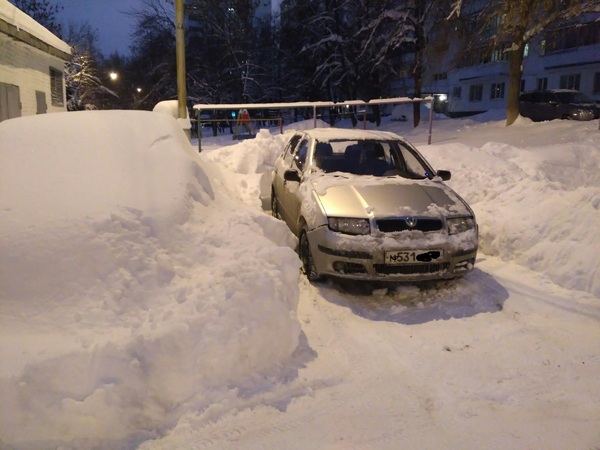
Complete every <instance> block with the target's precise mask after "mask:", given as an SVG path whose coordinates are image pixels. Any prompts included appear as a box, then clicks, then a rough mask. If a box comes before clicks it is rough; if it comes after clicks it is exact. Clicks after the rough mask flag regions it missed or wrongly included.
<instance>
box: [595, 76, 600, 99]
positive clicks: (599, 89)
mask: <svg viewBox="0 0 600 450" xmlns="http://www.w3.org/2000/svg"><path fill="white" fill-rule="evenodd" d="M594 94H600V72H596V73H595V74H594Z"/></svg>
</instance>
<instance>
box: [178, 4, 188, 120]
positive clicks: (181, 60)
mask: <svg viewBox="0 0 600 450" xmlns="http://www.w3.org/2000/svg"><path fill="white" fill-rule="evenodd" d="M183 27H184V23H183V0H175V45H176V53H177V101H178V108H177V116H178V117H179V118H180V119H186V118H187V100H186V96H187V94H186V90H185V41H184V39H185V35H184V28H183Z"/></svg>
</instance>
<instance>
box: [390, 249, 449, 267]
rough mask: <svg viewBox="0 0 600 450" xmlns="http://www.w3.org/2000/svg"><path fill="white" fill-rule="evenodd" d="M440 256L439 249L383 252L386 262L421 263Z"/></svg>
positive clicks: (434, 259)
mask: <svg viewBox="0 0 600 450" xmlns="http://www.w3.org/2000/svg"><path fill="white" fill-rule="evenodd" d="M441 258H442V252H441V250H406V251H402V250H401V251H395V252H385V263H386V264H421V263H430V262H435V261H438V260H440V259H441Z"/></svg>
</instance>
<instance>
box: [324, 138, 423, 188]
mask: <svg viewBox="0 0 600 450" xmlns="http://www.w3.org/2000/svg"><path fill="white" fill-rule="evenodd" d="M313 165H314V166H316V167H317V168H318V169H320V170H321V171H323V172H325V173H333V172H341V173H347V174H353V175H370V176H376V177H384V176H395V175H400V176H402V177H405V178H411V179H424V178H430V177H431V172H432V171H431V168H430V167H428V165H427V163H425V161H423V160H422V158H421V157H420V156H419V154H418V153H417V152H416V151H414V149H412V148H410V147H409V146H408V145H406V144H405V143H403V142H401V141H393V140H392V141H381V140H332V141H328V142H317V143H316V144H315V148H314V154H313Z"/></svg>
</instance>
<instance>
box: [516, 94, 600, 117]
mask: <svg viewBox="0 0 600 450" xmlns="http://www.w3.org/2000/svg"><path fill="white" fill-rule="evenodd" d="M519 110H520V113H521V115H522V116H523V117H529V118H530V119H531V120H533V121H536V122H539V121H542V120H553V119H570V120H592V119H597V118H598V117H600V108H599V107H598V105H596V103H594V101H593V100H592V99H591V98H589V97H588V96H587V95H585V94H583V93H582V92H579V91H576V90H573V89H550V90H545V91H531V92H525V93H524V94H521V97H520V99H519Z"/></svg>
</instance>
